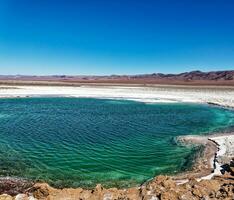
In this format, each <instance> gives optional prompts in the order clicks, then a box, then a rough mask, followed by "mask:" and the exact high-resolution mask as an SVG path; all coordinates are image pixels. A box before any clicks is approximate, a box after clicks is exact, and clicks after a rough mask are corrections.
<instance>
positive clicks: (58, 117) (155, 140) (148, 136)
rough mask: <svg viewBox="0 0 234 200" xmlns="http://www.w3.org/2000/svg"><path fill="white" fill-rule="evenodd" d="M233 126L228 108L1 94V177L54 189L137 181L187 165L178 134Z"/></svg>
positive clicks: (188, 149) (189, 149) (190, 151)
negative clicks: (32, 181) (10, 97)
mask: <svg viewBox="0 0 234 200" xmlns="http://www.w3.org/2000/svg"><path fill="white" fill-rule="evenodd" d="M233 125H234V112H233V111H231V110H225V109H222V108H218V107H213V106H208V105H199V104H182V103H157V104H145V103H141V102H134V101H127V100H108V99H88V98H22V99H21V98H18V99H1V100H0V176H14V177H22V178H28V179H32V180H40V181H45V182H48V183H50V184H52V185H54V186H57V187H93V186H95V185H96V184H97V183H101V184H103V185H104V186H106V187H112V186H117V187H128V186H135V185H139V184H141V183H142V182H143V181H145V180H147V179H150V178H152V177H153V176H156V175H159V174H175V173H177V172H180V171H181V170H184V169H185V168H188V167H190V163H191V162H189V159H191V157H192V155H193V154H194V153H195V152H194V149H193V147H188V146H186V147H185V146H178V145H176V144H175V143H174V142H173V138H175V137H176V136H179V135H188V134H209V133H212V132H215V131H222V130H225V129H226V128H228V127H230V126H233ZM188 163H189V164H188Z"/></svg>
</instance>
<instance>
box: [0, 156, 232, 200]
mask: <svg viewBox="0 0 234 200" xmlns="http://www.w3.org/2000/svg"><path fill="white" fill-rule="evenodd" d="M5 186H6V185H5ZM22 186H25V185H24V184H23V185H22ZM1 187H3V186H1ZM11 187H12V188H9V187H6V188H5V189H6V191H8V194H9V191H16V190H17V189H18V188H14V187H16V185H13V184H12V185H11ZM3 189H4V188H1V193H4V191H3ZM9 189H11V190H9ZM14 189H15V190H14ZM22 189H23V190H22V193H20V194H17V195H12V196H11V195H8V194H2V195H0V200H212V199H220V200H223V199H226V200H233V199H234V161H233V160H232V161H231V162H230V164H226V165H225V172H224V174H223V175H221V176H213V177H212V179H210V180H207V179H204V180H198V179H196V178H190V179H189V180H188V182H186V183H183V184H178V183H177V182H176V181H175V180H173V178H172V177H169V176H157V177H155V178H154V179H153V180H152V181H150V182H148V183H146V184H145V185H143V186H141V187H133V188H128V189H117V188H110V189H105V188H103V187H102V186H101V185H97V186H96V188H94V189H92V190H86V189H82V188H77V189H73V188H66V189H55V188H53V187H51V186H49V185H48V184H46V183H36V184H34V185H32V186H31V187H29V188H26V187H22Z"/></svg>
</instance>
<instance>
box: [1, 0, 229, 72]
mask: <svg viewBox="0 0 234 200" xmlns="http://www.w3.org/2000/svg"><path fill="white" fill-rule="evenodd" d="M197 69H198V70H203V71H209V70H233V69H234V1H233V0H0V74H38V75H39V74H40V75H43V74H44V75H46V74H98V75H103V74H139V73H153V72H163V73H178V72H183V71H190V70H197Z"/></svg>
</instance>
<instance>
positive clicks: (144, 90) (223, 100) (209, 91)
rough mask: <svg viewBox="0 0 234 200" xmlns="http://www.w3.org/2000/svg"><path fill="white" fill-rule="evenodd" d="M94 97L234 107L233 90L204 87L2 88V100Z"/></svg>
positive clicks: (0, 88) (0, 90) (0, 91)
mask: <svg viewBox="0 0 234 200" xmlns="http://www.w3.org/2000/svg"><path fill="white" fill-rule="evenodd" d="M28 96H29V97H35V96H64V97H94V98H115V99H129V100H136V101H142V102H147V103H154V102H193V103H212V104H218V105H221V106H227V107H234V88H233V89H232V88H230V87H229V88H214V87H210V88H205V87H181V86H154V87H130V86H95V85H93V86H90V85H89V86H80V87H75V86H74V87H70V86H0V98H1V97H2V98H4V97H28Z"/></svg>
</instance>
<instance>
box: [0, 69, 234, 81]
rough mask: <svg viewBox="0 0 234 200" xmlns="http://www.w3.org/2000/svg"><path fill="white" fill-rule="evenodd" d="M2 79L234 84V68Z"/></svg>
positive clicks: (9, 79)
mask: <svg viewBox="0 0 234 200" xmlns="http://www.w3.org/2000/svg"><path fill="white" fill-rule="evenodd" d="M0 81H1V82H4V81H8V82H10V81H30V82H33V81H40V82H42V81H47V82H50V83H51V82H59V83H61V82H62V83H64V84H65V83H67V84H69V83H70V84H71V83H72V84H75V83H116V84H117V83H123V84H127V83H132V84H188V85H189V84H191V85H193V84H195V85H197V84H198V85H202V84H208V85H209V84H211V85H213V84H214V85H215V84H218V85H222V84H224V85H234V70H230V71H211V72H202V71H191V72H185V73H180V74H162V73H153V74H140V75H110V76H66V75H54V76H24V75H15V76H13V75H9V76H6V75H0Z"/></svg>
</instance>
